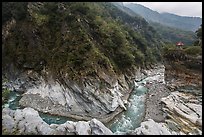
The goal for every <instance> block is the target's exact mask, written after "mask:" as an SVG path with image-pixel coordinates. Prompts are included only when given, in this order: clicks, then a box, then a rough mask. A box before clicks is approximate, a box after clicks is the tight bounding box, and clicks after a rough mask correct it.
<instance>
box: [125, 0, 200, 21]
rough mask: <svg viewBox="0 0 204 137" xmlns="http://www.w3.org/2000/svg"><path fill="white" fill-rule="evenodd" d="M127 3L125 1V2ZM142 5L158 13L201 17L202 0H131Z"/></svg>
mask: <svg viewBox="0 0 204 137" xmlns="http://www.w3.org/2000/svg"><path fill="white" fill-rule="evenodd" d="M125 3H127V2H125ZM133 3H138V4H141V5H144V6H145V7H148V8H150V9H152V10H155V11H157V12H159V13H161V12H169V13H173V14H176V15H180V16H193V17H201V18H202V2H133Z"/></svg>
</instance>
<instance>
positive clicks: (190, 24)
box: [124, 3, 202, 32]
mask: <svg viewBox="0 0 204 137" xmlns="http://www.w3.org/2000/svg"><path fill="white" fill-rule="evenodd" d="M124 6H126V7H128V8H130V9H131V10H132V11H134V12H135V13H137V14H139V15H141V16H142V17H144V18H145V19H146V20H147V21H152V22H156V23H160V24H162V25H167V26H169V27H174V28H179V29H182V30H188V31H194V32H195V31H196V30H197V29H198V28H199V27H200V25H201V24H202V19H201V18H199V17H188V16H178V15H175V14H171V13H159V12H157V11H154V10H151V9H149V8H147V7H145V6H142V5H140V4H133V3H129V4H124Z"/></svg>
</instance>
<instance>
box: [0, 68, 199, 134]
mask: <svg viewBox="0 0 204 137" xmlns="http://www.w3.org/2000/svg"><path fill="white" fill-rule="evenodd" d="M123 83H125V82H123ZM4 84H5V83H4ZM5 85H7V86H8V85H9V84H5ZM117 86H118V85H117V84H116V85H115V87H114V88H113V90H112V92H113V101H112V104H111V106H112V107H115V106H118V107H119V108H120V110H119V111H118V112H117V114H115V115H114V116H111V118H107V119H108V120H106V121H105V120H104V121H102V122H103V124H104V125H105V126H106V127H105V126H104V125H103V124H102V123H100V124H102V125H103V126H104V127H103V126H102V127H100V126H98V129H100V130H101V129H104V132H97V133H96V132H94V130H93V132H94V133H96V134H123V135H125V134H175V135H176V134H202V131H201V130H202V129H201V128H200V127H201V126H202V110H201V108H202V103H201V102H200V101H199V100H196V99H195V97H196V96H194V95H191V94H189V93H188V94H187V93H183V92H179V91H170V88H167V85H166V81H165V66H164V65H158V66H155V67H154V68H152V69H148V70H140V71H138V72H137V73H136V76H135V77H134V80H133V87H134V88H133V90H132V91H131V92H130V93H129V96H125V97H126V98H125V99H124V98H123V96H124V95H120V92H119V94H118V93H117V90H119V89H118V87H117ZM45 87H46V86H44V87H39V88H42V89H39V90H38V91H36V90H37V89H35V88H33V87H31V88H30V89H28V90H27V92H25V93H22V92H19V91H15V90H13V91H12V92H10V96H9V99H8V101H7V102H6V103H5V104H4V105H3V106H2V108H3V112H2V113H3V117H2V122H3V129H6V131H7V132H11V133H12V132H14V131H16V129H18V127H19V126H18V124H19V122H18V123H16V121H15V120H16V118H15V119H13V117H16V115H17V114H16V112H17V111H18V112H19V111H22V115H27V114H26V113H28V114H29V111H35V112H36V117H38V119H40V121H43V122H44V125H46V124H47V125H46V126H45V127H46V128H47V129H46V131H47V132H46V134H48V131H49V134H57V133H59V131H60V130H59V129H58V128H59V127H60V126H62V125H64V126H65V125H66V126H67V125H69V126H75V130H74V129H73V130H72V131H71V130H67V131H66V133H65V132H64V134H93V133H92V132H90V131H89V130H88V129H92V127H91V126H90V121H92V122H93V119H95V120H96V119H98V120H99V121H97V122H100V121H101V120H100V118H97V117H93V118H90V117H87V116H86V115H85V116H84V117H83V116H80V117H75V116H74V114H72V115H70V113H68V112H64V111H65V110H64V109H63V108H61V109H59V108H60V107H61V106H62V104H63V101H62V99H61V100H60V99H59V98H61V97H60V94H59V92H58V91H59V90H60V88H61V87H60V85H59V87H55V89H54V88H53V87H51V88H50V89H51V91H52V93H53V95H54V96H52V102H53V103H54V106H55V107H54V106H53V108H46V109H44V107H43V106H42V107H41V106H39V105H41V104H40V103H39V102H40V101H39V98H41V99H42V102H43V100H44V103H42V105H44V106H45V107H47V106H49V105H50V106H51V104H50V103H49V101H48V100H49V99H48V98H49V97H50V96H49V95H50V94H49V95H46V94H47V93H43V94H42V93H40V92H39V91H45V90H43V88H45ZM34 89H35V90H34ZM57 89H58V90H57ZM114 90H115V91H114ZM187 90H195V88H194V89H192V88H191V89H190V88H188V89H187ZM197 90H200V89H197ZM46 91H48V90H46ZM54 92H55V93H54ZM198 92H200V91H198ZM116 93H117V95H115V94H116ZM181 94H182V95H181ZM183 94H184V95H185V96H184V95H183ZM43 96H44V97H43ZM46 96H47V97H46ZM201 96H202V94H201ZM54 97H59V98H54ZM75 97H76V96H75ZM181 97H182V98H181ZM29 98H30V99H29ZM171 98H175V99H174V100H171ZM183 98H184V99H188V98H189V100H188V103H187V105H186V104H182V102H183V100H184V99H183ZM177 100H178V101H177ZM45 101H47V104H46V102H45ZM60 101H61V104H60ZM69 101H70V100H69ZM190 101H191V102H190ZM193 101H194V102H193ZM196 101H197V102H196ZM56 102H58V104H57V103H56ZM200 103H201V104H200ZM181 104H182V105H181ZM57 105H59V108H57V109H58V110H57V111H54V109H56V107H57ZM64 105H65V106H66V103H64ZM182 106H183V107H182ZM179 107H181V108H179ZM32 108H34V109H32ZM25 109H26V110H29V109H32V110H29V111H28V112H27V111H24V110H25ZM52 109H53V110H52ZM15 111H16V112H15ZM37 111H38V112H37ZM115 111H117V109H116V107H115ZM11 112H12V113H13V115H12V116H13V117H11ZM62 113H63V114H62ZM80 113H81V112H80ZM66 114H68V116H71V117H67V116H66ZM93 114H94V113H93ZM18 115H19V113H18ZM18 117H19V116H18ZM104 117H105V115H104ZM86 118H87V120H86ZM80 119H82V120H80ZM20 121H23V120H20ZM31 121H32V120H31ZM69 121H71V123H70V122H69ZM85 121H88V122H89V124H88V125H89V126H88V125H87V123H86V122H85ZM181 121H182V122H181ZM184 121H185V122H184ZM189 121H190V122H189ZM24 122H25V121H24ZM27 122H28V123H29V119H28V120H27ZM33 122H34V123H35V121H33ZM79 122H82V123H83V124H85V125H86V127H87V132H85V131H84V132H82V131H81V130H83V129H80V128H77V129H76V125H77V123H79ZM97 122H96V121H95V124H96V123H97ZM36 123H38V121H36ZM67 123H68V124H67ZM73 123H74V124H73ZM186 123H188V124H190V126H189V127H184V125H185V124H186ZM24 124H25V123H24ZM29 125H30V124H28V125H26V127H25V128H26V129H24V131H22V130H21V129H18V131H19V132H20V133H21V134H30V133H33V134H43V133H42V132H39V131H38V130H40V129H38V128H39V126H40V127H41V126H42V125H41V124H40V125H39V124H36V128H37V129H38V130H37V131H38V132H37V131H32V130H31V131H29V128H30V127H29ZM16 126H17V127H16ZM54 126H55V128H53V127H54ZM69 126H68V127H69ZM160 126H161V127H160ZM11 127H13V128H11ZM45 127H44V128H45ZM62 127H63V126H62ZM157 127H158V128H157ZM15 128H16V129H15ZM69 128H70V127H69ZM108 128H109V129H110V130H109V129H108ZM151 128H152V129H151ZM184 128H185V129H184ZM31 129H32V128H31ZM51 131H52V132H51ZM88 131H89V132H88ZM91 131H92V130H91Z"/></svg>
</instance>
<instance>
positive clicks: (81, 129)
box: [2, 108, 113, 135]
mask: <svg viewBox="0 0 204 137" xmlns="http://www.w3.org/2000/svg"><path fill="white" fill-rule="evenodd" d="M2 114H3V116H2V129H3V134H20V135H21V134H23V135H31V134H34V135H112V134H113V133H112V132H111V130H109V129H108V128H107V127H105V126H104V125H103V123H101V122H100V121H98V120H97V119H92V120H90V121H78V122H72V121H67V122H65V123H64V124H51V125H48V124H47V123H46V122H44V121H43V120H42V118H41V117H40V116H39V114H38V112H37V111H36V110H34V109H33V108H24V109H17V110H10V109H9V108H4V109H3V111H2Z"/></svg>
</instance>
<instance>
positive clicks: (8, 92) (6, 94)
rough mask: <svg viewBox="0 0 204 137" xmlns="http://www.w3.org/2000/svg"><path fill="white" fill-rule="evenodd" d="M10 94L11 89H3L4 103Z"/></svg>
mask: <svg viewBox="0 0 204 137" xmlns="http://www.w3.org/2000/svg"><path fill="white" fill-rule="evenodd" d="M9 94H10V90H8V89H3V90H2V101H3V102H2V103H4V102H5V101H7V100H8V97H9Z"/></svg>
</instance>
